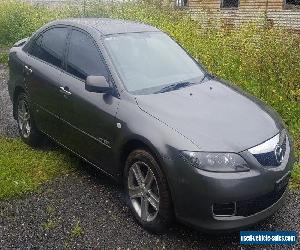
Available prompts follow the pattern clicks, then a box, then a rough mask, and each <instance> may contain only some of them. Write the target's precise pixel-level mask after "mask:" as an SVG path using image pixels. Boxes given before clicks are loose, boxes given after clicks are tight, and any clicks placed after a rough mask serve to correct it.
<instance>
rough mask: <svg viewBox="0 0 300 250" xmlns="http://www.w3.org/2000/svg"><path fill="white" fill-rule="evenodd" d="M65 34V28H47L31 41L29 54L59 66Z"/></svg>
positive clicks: (66, 32)
mask: <svg viewBox="0 0 300 250" xmlns="http://www.w3.org/2000/svg"><path fill="white" fill-rule="evenodd" d="M67 35H68V29H67V28H53V29H50V30H47V31H46V32H44V33H42V34H41V35H40V36H39V37H38V38H37V39H36V40H35V41H34V42H33V43H32V45H31V47H30V49H29V54H31V55H33V56H35V57H37V58H39V59H41V60H43V61H45V62H47V63H50V64H52V65H54V66H57V67H61V66H62V60H63V54H64V49H65V46H66V40H67Z"/></svg>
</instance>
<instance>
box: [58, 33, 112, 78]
mask: <svg viewBox="0 0 300 250" xmlns="http://www.w3.org/2000/svg"><path fill="white" fill-rule="evenodd" d="M73 30H77V31H79V32H81V33H83V34H85V35H87V36H88V37H89V38H90V39H91V40H92V42H93V45H94V46H95V48H96V49H97V51H98V53H99V56H100V60H101V61H102V63H103V64H104V66H105V69H106V71H107V75H108V77H109V79H106V80H107V82H108V83H109V82H110V80H111V79H112V77H111V74H110V71H109V69H108V67H107V64H106V62H105V60H104V57H103V55H102V52H101V50H100V49H99V46H98V44H97V43H96V41H95V39H94V38H93V37H92V36H91V35H90V34H89V33H88V32H86V31H85V30H82V29H80V28H77V27H71V30H70V33H69V36H68V40H67V46H66V51H65V60H64V66H63V70H64V72H66V73H67V74H68V75H70V76H72V77H75V78H76V79H78V80H80V81H82V82H84V83H85V80H84V79H82V78H79V77H77V76H75V75H73V74H71V73H70V72H68V71H67V67H68V65H67V64H68V63H67V62H68V55H69V49H70V41H71V37H72V32H73Z"/></svg>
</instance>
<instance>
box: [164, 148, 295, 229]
mask: <svg viewBox="0 0 300 250" xmlns="http://www.w3.org/2000/svg"><path fill="white" fill-rule="evenodd" d="M287 147H288V148H287V154H286V157H285V159H284V160H283V162H282V164H281V165H280V166H278V167H276V168H269V169H268V168H264V167H263V166H261V165H260V164H259V163H258V162H257V160H256V159H255V157H254V156H252V155H251V154H250V153H249V152H248V151H245V152H242V153H240V155H241V156H242V157H243V158H244V159H245V160H246V161H247V163H248V164H249V167H250V168H251V169H250V171H248V172H240V173H215V172H207V171H203V170H200V169H197V168H193V167H191V166H189V165H187V164H186V163H185V162H184V160H183V159H180V157H177V159H176V160H175V161H172V160H171V159H170V158H169V160H168V161H169V162H168V164H172V166H171V165H169V166H170V167H168V169H167V172H168V176H169V183H170V186H171V187H170V188H171V193H172V198H173V203H174V207H175V214H176V216H177V218H178V220H179V221H182V222H183V223H186V224H190V225H192V226H194V227H197V228H199V229H204V230H209V231H211V230H212V231H224V230H235V229H238V228H244V227H247V226H250V225H252V224H255V223H257V222H259V221H261V220H263V219H265V218H267V217H269V216H271V215H272V214H273V213H274V212H275V211H276V210H278V209H279V208H280V207H281V206H282V204H283V202H284V200H285V197H286V195H287V184H288V179H289V175H290V172H291V169H292V165H293V155H292V150H291V147H290V144H289V143H288V145H287ZM283 179H284V183H283V181H282V180H283ZM282 183H283V184H282ZM227 203H234V204H235V206H236V211H235V213H234V214H232V215H226V216H219V215H217V216H216V215H215V214H214V212H213V206H214V204H227Z"/></svg>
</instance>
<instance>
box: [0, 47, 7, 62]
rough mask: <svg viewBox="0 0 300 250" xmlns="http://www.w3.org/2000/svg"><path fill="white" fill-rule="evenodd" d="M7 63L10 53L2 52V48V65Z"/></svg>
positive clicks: (0, 58) (0, 59) (0, 55)
mask: <svg viewBox="0 0 300 250" xmlns="http://www.w3.org/2000/svg"><path fill="white" fill-rule="evenodd" d="M7 62H8V52H7V51H1V48H0V63H1V64H7Z"/></svg>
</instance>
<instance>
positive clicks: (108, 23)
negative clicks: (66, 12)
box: [51, 18, 159, 36]
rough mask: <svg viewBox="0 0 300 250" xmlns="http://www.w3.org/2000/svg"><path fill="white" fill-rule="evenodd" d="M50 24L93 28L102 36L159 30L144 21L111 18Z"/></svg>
mask: <svg viewBox="0 0 300 250" xmlns="http://www.w3.org/2000/svg"><path fill="white" fill-rule="evenodd" d="M51 24H52V25H55V24H56V25H58V24H65V25H71V26H75V27H79V28H83V29H84V28H93V29H95V30H97V31H98V32H100V33H101V34H102V35H104V36H105V35H112V34H121V33H131V32H147V31H148V32H149V31H159V29H157V28H155V27H153V26H150V25H147V24H144V23H139V22H134V21H129V20H121V19H111V18H71V19H65V20H58V21H54V22H52V23H51Z"/></svg>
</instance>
